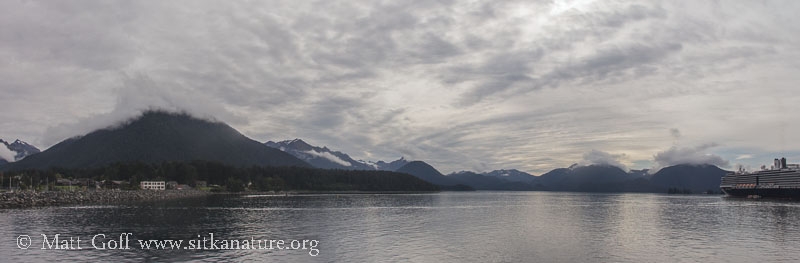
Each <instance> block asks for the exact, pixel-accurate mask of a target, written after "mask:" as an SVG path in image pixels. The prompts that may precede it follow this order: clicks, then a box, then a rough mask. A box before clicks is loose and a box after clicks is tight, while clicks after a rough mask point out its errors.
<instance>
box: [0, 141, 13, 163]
mask: <svg viewBox="0 0 800 263" xmlns="http://www.w3.org/2000/svg"><path fill="white" fill-rule="evenodd" d="M16 155H17V153H16V152H14V151H12V150H11V149H8V147H6V145H5V144H3V145H0V159H3V160H6V161H7V162H14V161H16V159H15V158H14V156H16Z"/></svg>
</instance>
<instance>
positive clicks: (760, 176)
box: [720, 158, 800, 198]
mask: <svg viewBox="0 0 800 263" xmlns="http://www.w3.org/2000/svg"><path fill="white" fill-rule="evenodd" d="M720 188H721V189H722V191H723V192H725V194H727V195H729V196H734V197H749V198H762V197H765V198H800V165H798V164H787V163H786V158H780V159H775V162H774V163H773V165H772V167H770V168H769V169H768V168H767V167H766V166H761V170H760V171H755V172H747V171H745V170H744V169H741V168H740V169H739V171H736V172H732V173H729V174H727V175H725V176H723V177H722V183H721V184H720Z"/></svg>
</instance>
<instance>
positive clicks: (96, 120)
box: [0, 0, 800, 174]
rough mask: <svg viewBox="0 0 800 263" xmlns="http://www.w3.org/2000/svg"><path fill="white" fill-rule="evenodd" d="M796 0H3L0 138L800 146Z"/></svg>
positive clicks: (537, 150)
mask: <svg viewBox="0 0 800 263" xmlns="http://www.w3.org/2000/svg"><path fill="white" fill-rule="evenodd" d="M798 11H800V2H797V1H763V2H756V1H724V2H718V1H679V2H676V1H645V2H631V1H622V2H617V1H590V0H581V1H530V0H526V1H389V2H379V1H349V0H348V1H304V2H297V1H252V2H246V1H197V0H192V1H166V2H163V1H162V2H156V1H0V43H2V45H0V79H1V80H2V81H0V89H2V90H1V92H0V102H1V103H2V105H3V106H4V107H3V109H2V110H0V119H2V122H0V138H5V139H8V140H12V141H13V139H16V138H19V139H22V140H24V141H28V142H30V143H32V144H34V145H36V146H39V147H40V148H42V149H44V148H47V147H49V146H52V145H53V144H55V143H57V142H58V141H60V140H63V139H65V138H68V137H71V136H76V135H81V134H85V133H86V132H89V131H91V130H93V129H96V128H100V127H104V126H107V125H110V124H113V123H114V122H117V121H119V120H121V119H124V118H129V117H131V116H135V115H136V114H137V113H138V112H140V111H141V110H143V109H147V108H166V109H174V110H185V111H188V112H190V113H193V114H195V115H198V116H202V117H206V118H215V119H217V120H220V121H224V122H227V123H229V124H231V125H232V126H233V127H234V128H236V129H238V130H239V131H241V132H242V133H244V134H245V135H247V136H250V137H251V138H253V139H256V140H260V141H267V140H283V139H292V138H303V139H304V140H306V141H308V142H309V143H312V144H315V145H326V146H328V147H330V148H332V149H336V150H340V151H342V152H346V153H348V154H350V155H351V156H353V157H354V158H356V159H365V160H393V159H396V158H399V157H400V156H405V157H406V158H407V159H419V160H424V161H426V162H429V163H430V164H432V165H434V166H435V167H437V168H438V169H439V170H441V171H442V172H445V173H448V172H450V171H460V170H474V171H479V172H481V171H488V170H493V169H501V168H507V169H508V168H516V169H520V170H523V171H527V172H531V173H535V174H541V173H544V172H546V171H548V170H550V169H553V168H557V167H566V166H569V165H570V164H572V163H576V162H581V161H582V160H584V159H586V158H584V157H590V158H589V159H592V160H594V161H604V162H608V161H611V160H613V161H615V162H616V163H614V164H612V165H622V166H624V167H628V168H636V169H638V168H650V167H660V166H663V165H668V164H672V163H675V162H679V161H698V162H711V163H713V164H721V165H722V164H727V163H728V160H734V159H736V158H737V157H738V156H745V155H746V156H754V157H759V158H747V159H740V160H737V161H742V162H745V164H747V165H752V166H753V167H757V166H758V164H760V163H769V162H770V161H771V160H772V159H771V157H769V158H761V157H764V156H773V155H774V156H776V157H777V156H779V155H780V156H783V155H786V157H787V158H789V159H790V161H792V160H795V161H797V160H800V154H798V152H800V140H797V139H796V138H794V137H792V135H795V134H800V122H796V121H791V120H792V119H793V118H794V117H795V116H792V114H795V113H797V112H800V103H797V101H800V93H799V92H797V83H800V74H797V72H800V71H798V69H799V68H800V18H799V17H798V16H797V15H796V14H797V12H798ZM708 145H717V146H716V147H708ZM593 149H597V151H593ZM587 152H589V153H590V155H589V156H584V154H586V153H587ZM599 153H613V154H609V155H610V156H601V155H602V154H599ZM619 156H622V157H624V158H611V159H609V158H607V157H619ZM601 157H602V158H601ZM678 157H680V158H678ZM688 157H692V158H691V160H688V159H686V158H688ZM694 157H698V158H699V159H694ZM762 159H763V160H762ZM747 162H752V163H747Z"/></svg>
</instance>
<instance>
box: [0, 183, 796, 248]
mask: <svg viewBox="0 0 800 263" xmlns="http://www.w3.org/2000/svg"><path fill="white" fill-rule="evenodd" d="M121 233H133V235H132V236H131V237H130V239H131V244H130V247H131V249H129V250H96V249H94V248H93V247H92V246H91V245H90V243H89V242H90V240H91V238H92V236H93V235H95V234H106V235H107V237H108V238H107V239H98V240H100V241H106V242H109V241H110V240H115V239H116V240H119V237H120V234H121ZM208 233H214V236H215V238H216V239H239V240H242V239H250V238H251V237H252V238H253V239H284V240H293V239H295V240H300V241H302V240H309V241H310V240H316V241H318V244H317V246H316V249H318V252H319V254H318V255H317V256H310V255H309V254H310V253H309V252H310V251H311V250H310V249H306V250H303V249H298V250H279V249H272V250H155V249H150V250H146V249H141V248H139V247H138V244H136V243H135V242H136V241H135V240H137V239H144V240H149V239H185V240H190V239H202V237H206V238H208ZM41 234H46V235H49V237H50V238H52V236H53V235H54V234H61V236H62V237H63V236H73V237H80V238H81V239H82V240H83V241H82V243H81V247H82V248H83V249H82V250H42V249H41V247H42V237H41ZM19 235H29V236H31V239H32V240H33V242H32V243H33V244H32V245H31V247H30V248H29V249H27V250H22V249H20V248H18V246H17V244H16V239H17V237H18V236H19ZM198 235H200V236H201V238H198ZM0 239H2V241H0V255H1V256H2V258H0V261H4V262H50V261H61V260H68V261H159V262H161V261H192V260H202V261H220V260H223V261H272V260H275V261H290V262H386V261H389V262H397V261H403V262H702V261H706V262H723V261H724V262H761V261H769V262H781V261H783V262H792V261H793V262H797V261H800V203H798V202H783V201H763V200H757V201H756V200H736V199H727V198H723V197H720V196H675V195H656V194H588V193H558V192H469V193H454V192H445V193H436V194H418V195H309V196H289V197H286V196H233V197H232V196H227V197H226V196H212V197H208V198H201V199H197V200H192V201H181V202H167V203H157V204H149V205H137V206H73V207H47V208H35V209H11V210H0ZM300 241H298V242H300ZM184 242H188V241H184ZM98 243H99V242H98ZM183 244H184V246H185V245H186V243H183ZM264 245H266V243H264ZM298 245H299V244H298ZM307 245H308V243H307ZM307 248H308V247H307Z"/></svg>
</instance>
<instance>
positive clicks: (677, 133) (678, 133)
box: [669, 128, 681, 140]
mask: <svg viewBox="0 0 800 263" xmlns="http://www.w3.org/2000/svg"><path fill="white" fill-rule="evenodd" d="M669 134H670V135H672V138H674V139H676V140H677V139H680V138H681V131H680V130H678V129H677V128H672V129H669Z"/></svg>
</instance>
